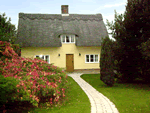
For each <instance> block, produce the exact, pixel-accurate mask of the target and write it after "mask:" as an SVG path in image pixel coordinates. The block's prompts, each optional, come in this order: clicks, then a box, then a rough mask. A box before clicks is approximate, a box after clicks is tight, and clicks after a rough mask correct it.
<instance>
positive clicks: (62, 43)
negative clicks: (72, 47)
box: [62, 42, 75, 44]
mask: <svg viewBox="0 0 150 113" xmlns="http://www.w3.org/2000/svg"><path fill="white" fill-rule="evenodd" d="M62 44H75V42H74V43H62Z"/></svg>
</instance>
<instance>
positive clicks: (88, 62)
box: [85, 54, 99, 63]
mask: <svg viewBox="0 0 150 113" xmlns="http://www.w3.org/2000/svg"><path fill="white" fill-rule="evenodd" d="M86 55H89V62H87V61H86ZM86 55H85V63H99V54H86ZM91 55H93V56H94V57H93V61H94V62H91V58H90V57H91ZM95 55H98V61H97V62H95Z"/></svg>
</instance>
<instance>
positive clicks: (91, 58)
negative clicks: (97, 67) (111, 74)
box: [85, 54, 99, 63]
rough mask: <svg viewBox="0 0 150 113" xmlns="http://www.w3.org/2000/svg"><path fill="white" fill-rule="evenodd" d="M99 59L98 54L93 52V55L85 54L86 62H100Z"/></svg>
mask: <svg viewBox="0 0 150 113" xmlns="http://www.w3.org/2000/svg"><path fill="white" fill-rule="evenodd" d="M98 59H99V58H98V55H93V54H91V55H86V56H85V62H86V63H98V62H99V60H98Z"/></svg>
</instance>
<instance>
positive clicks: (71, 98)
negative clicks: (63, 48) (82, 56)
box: [30, 76, 91, 113]
mask: <svg viewBox="0 0 150 113" xmlns="http://www.w3.org/2000/svg"><path fill="white" fill-rule="evenodd" d="M67 79H68V83H69V88H68V89H67V93H66V97H67V100H65V102H63V105H62V106H60V107H53V108H52V109H46V108H42V109H39V108H38V109H32V110H31V111H30V113H49V112H50V113H72V112H74V113H90V110H91V106H90V101H89V99H88V97H87V95H86V94H85V92H84V91H83V90H82V89H81V88H80V86H79V85H78V84H77V83H76V82H75V81H74V80H73V79H72V78H71V77H69V76H68V78H67Z"/></svg>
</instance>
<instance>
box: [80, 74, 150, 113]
mask: <svg viewBox="0 0 150 113" xmlns="http://www.w3.org/2000/svg"><path fill="white" fill-rule="evenodd" d="M81 78H83V79H84V80H85V81H87V82H88V83H89V84H91V85H92V86H93V87H94V88H95V89H96V90H98V91H99V92H100V93H102V94H103V95H105V96H106V97H107V98H109V99H110V100H111V101H112V102H113V103H114V104H115V105H116V107H117V109H118V110H119V112H120V113H150V84H149V85H148V84H135V83H134V84H131V83H130V84H129V83H126V84H118V83H115V85H114V86H113V87H107V86H106V85H105V84H104V83H103V82H102V81H101V80H100V74H84V75H81Z"/></svg>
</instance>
